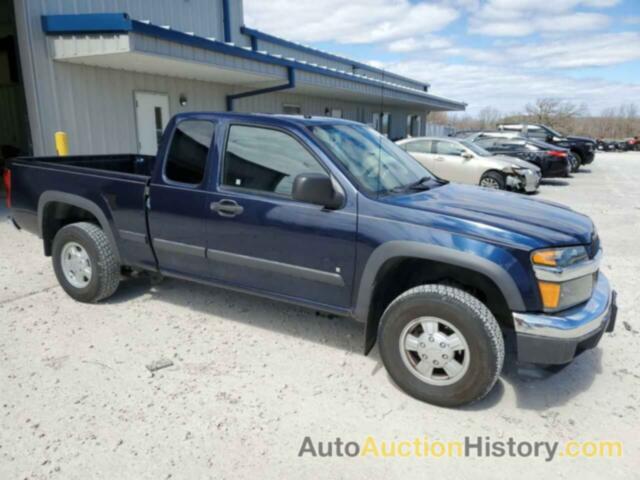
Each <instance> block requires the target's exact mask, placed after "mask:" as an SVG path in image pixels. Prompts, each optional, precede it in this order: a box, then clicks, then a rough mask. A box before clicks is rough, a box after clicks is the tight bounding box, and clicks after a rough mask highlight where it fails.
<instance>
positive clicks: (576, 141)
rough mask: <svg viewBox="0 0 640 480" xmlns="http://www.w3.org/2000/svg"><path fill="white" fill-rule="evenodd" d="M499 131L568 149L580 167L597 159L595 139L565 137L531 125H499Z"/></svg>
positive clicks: (545, 127) (539, 126)
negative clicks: (513, 133) (514, 133)
mask: <svg viewBox="0 0 640 480" xmlns="http://www.w3.org/2000/svg"><path fill="white" fill-rule="evenodd" d="M498 130H500V131H504V132H517V133H518V134H519V135H521V136H523V137H527V138H531V139H534V140H541V141H543V142H547V143H551V144H553V145H556V146H558V147H562V148H568V149H569V150H571V152H572V153H573V154H574V155H575V157H576V158H577V160H578V167H580V166H581V165H587V164H589V163H592V162H593V160H594V159H595V152H596V141H595V140H594V139H593V138H589V137H575V136H564V135H562V134H561V133H559V132H557V131H556V130H554V129H553V128H551V127H549V126H547V125H538V124H530V123H529V124H527V123H521V124H503V125H498ZM574 171H575V170H574Z"/></svg>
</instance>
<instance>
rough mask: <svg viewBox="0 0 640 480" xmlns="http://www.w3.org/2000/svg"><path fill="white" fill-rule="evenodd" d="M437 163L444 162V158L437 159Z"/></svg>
mask: <svg viewBox="0 0 640 480" xmlns="http://www.w3.org/2000/svg"><path fill="white" fill-rule="evenodd" d="M436 161H438V162H444V158H443V157H436Z"/></svg>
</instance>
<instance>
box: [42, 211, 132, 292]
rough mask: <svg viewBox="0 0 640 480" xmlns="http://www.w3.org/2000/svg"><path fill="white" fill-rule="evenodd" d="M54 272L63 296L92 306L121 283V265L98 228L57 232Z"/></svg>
mask: <svg viewBox="0 0 640 480" xmlns="http://www.w3.org/2000/svg"><path fill="white" fill-rule="evenodd" d="M52 259H53V269H54V271H55V274H56V277H57V278H58V282H59V283H60V285H61V286H62V288H63V289H64V291H65V292H67V294H68V295H69V296H71V297H72V298H74V299H75V300H78V301H80V302H87V303H93V302H98V301H100V300H103V299H105V298H107V297H110V296H111V295H113V293H114V292H115V291H116V290H117V288H118V284H119V283H120V265H119V264H118V261H117V259H116V256H115V253H114V251H113V247H112V246H111V243H110V242H109V239H108V238H107V236H106V235H105V233H104V232H103V231H102V229H101V228H100V227H98V226H97V225H94V224H93V223H88V222H78V223H73V224H71V225H67V226H66V227H64V228H62V229H60V231H58V233H57V234H56V236H55V238H54V240H53V251H52Z"/></svg>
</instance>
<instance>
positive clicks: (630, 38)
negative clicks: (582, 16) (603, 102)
mask: <svg viewBox="0 0 640 480" xmlns="http://www.w3.org/2000/svg"><path fill="white" fill-rule="evenodd" d="M507 54H508V55H509V56H510V57H511V58H513V59H518V58H519V59H521V62H520V65H521V66H522V67H526V68H583V67H604V66H608V65H616V64H620V63H624V62H630V61H633V60H640V32H620V33H609V34H603V35H594V36H591V37H581V38H577V39H573V40H566V39H563V40H555V41H551V42H546V43H536V44H525V45H521V46H516V47H511V48H508V49H507Z"/></svg>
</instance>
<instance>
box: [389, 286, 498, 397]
mask: <svg viewBox="0 0 640 480" xmlns="http://www.w3.org/2000/svg"><path fill="white" fill-rule="evenodd" d="M420 317H435V318H438V319H443V320H445V321H447V322H448V323H449V324H451V325H453V326H454V327H455V328H457V329H458V331H459V332H460V333H461V334H462V336H463V337H464V339H465V341H466V343H467V345H468V350H469V364H468V368H467V370H466V372H464V373H463V374H462V376H461V378H459V379H458V380H457V381H455V383H452V384H450V385H433V384H429V383H427V382H425V381H423V380H421V379H420V378H418V376H416V375H415V374H414V373H413V372H412V371H411V370H410V369H409V367H408V366H407V365H406V363H405V360H404V359H403V355H406V353H405V350H404V349H401V347H400V342H401V337H402V332H403V330H404V329H405V327H407V325H409V324H410V323H411V322H413V321H414V320H415V319H416V318H420ZM378 346H379V351H380V356H381V357H382V361H383V363H384V365H385V368H386V369H387V372H388V373H389V375H390V376H391V378H392V379H393V380H394V382H395V383H396V384H397V385H398V386H399V387H400V388H401V389H402V390H404V391H405V392H406V393H408V394H409V395H411V396H412V397H414V398H417V399H418V400H422V401H425V402H427V403H431V404H434V405H440V406H444V407H457V406H461V405H466V404H469V403H472V402H475V401H477V400H480V399H481V398H483V397H484V396H485V395H486V394H487V393H489V391H491V389H492V388H493V386H494V385H495V383H496V381H497V379H498V376H499V374H500V372H501V370H502V365H503V362H504V340H503V337H502V332H501V330H500V327H499V325H498V322H497V321H496V319H495V317H494V316H493V314H492V313H491V312H490V311H489V309H488V308H487V307H486V306H485V305H484V304H483V303H482V302H480V301H479V300H478V299H477V298H475V297H474V296H472V295H470V294H468V293H467V292H465V291H463V290H460V289H458V288H454V287H450V286H446V285H422V286H418V287H415V288H412V289H410V290H408V291H406V292H405V293H403V294H402V295H400V296H399V297H398V298H396V299H395V300H394V301H393V302H392V303H391V304H390V305H389V306H388V307H387V309H386V310H385V312H384V314H383V315H382V319H381V321H380V328H379V330H378ZM465 355H466V353H465Z"/></svg>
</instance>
